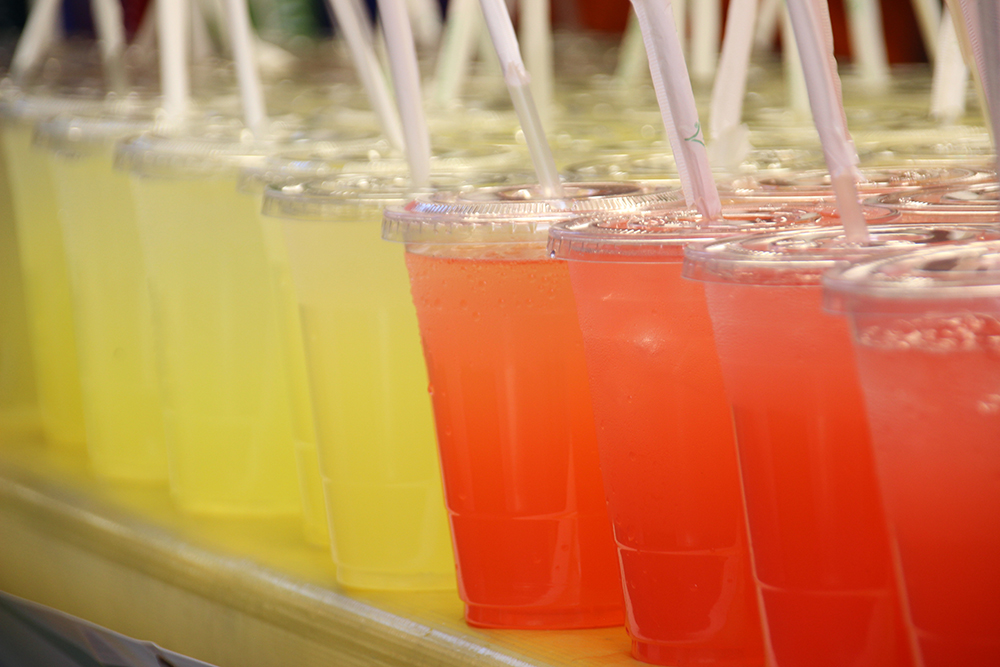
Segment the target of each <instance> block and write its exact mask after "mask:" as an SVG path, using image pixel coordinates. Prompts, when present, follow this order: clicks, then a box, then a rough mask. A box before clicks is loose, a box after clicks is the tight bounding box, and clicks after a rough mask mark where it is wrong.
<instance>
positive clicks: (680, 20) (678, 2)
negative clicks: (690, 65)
mask: <svg viewBox="0 0 1000 667" xmlns="http://www.w3.org/2000/svg"><path fill="white" fill-rule="evenodd" d="M690 1H691V2H698V1H699V0H690ZM688 2H689V0H671V3H670V4H671V8H672V9H673V10H674V25H675V26H677V41H678V42H680V45H681V53H687V48H688V37H687V25H688V9H687V8H688Z"/></svg>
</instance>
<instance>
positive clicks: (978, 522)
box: [824, 241, 1000, 667]
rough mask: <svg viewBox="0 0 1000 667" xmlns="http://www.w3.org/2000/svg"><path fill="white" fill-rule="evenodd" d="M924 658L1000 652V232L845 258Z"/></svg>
mask: <svg viewBox="0 0 1000 667" xmlns="http://www.w3.org/2000/svg"><path fill="white" fill-rule="evenodd" d="M824 285H825V290H826V299H827V300H826V303H827V305H828V307H830V308H831V309H832V310H834V311H835V312H839V313H846V314H847V315H848V317H849V319H850V323H851V330H852V333H853V340H854V345H855V355H856V358H857V365H858V372H859V377H860V380H861V386H862V389H863V391H864V397H865V403H866V406H867V409H868V419H869V422H870V423H871V433H872V445H873V447H874V451H875V462H876V468H877V470H878V475H879V481H880V484H881V489H882V495H883V497H884V498H885V502H886V509H887V514H888V518H889V524H890V533H891V536H892V540H893V544H894V550H895V558H896V562H897V565H898V574H899V576H900V578H901V581H902V583H903V585H904V587H905V591H906V601H907V604H908V611H909V616H910V621H911V623H912V626H913V630H914V634H915V638H916V646H917V648H918V650H919V653H920V657H921V664H923V665H926V666H927V667H939V666H942V665H956V664H961V665H991V664H997V663H998V662H1000V639H998V638H1000V571H998V569H997V568H996V561H997V554H998V553H1000V531H998V530H997V525H998V522H1000V485H998V484H997V479H998V478H1000V449H998V447H997V443H998V442H1000V381H998V379H1000V345H998V341H1000V243H998V242H996V241H990V242H982V243H974V244H969V245H965V246H955V247H941V248H927V249H925V250H921V251H917V252H913V253H909V254H904V255H897V256H893V257H888V258H884V259H878V260H875V261H871V262H866V263H863V264H858V265H855V266H851V267H847V268H844V269H841V270H838V271H835V272H834V273H832V274H831V275H828V276H827V277H826V278H825V279H824Z"/></svg>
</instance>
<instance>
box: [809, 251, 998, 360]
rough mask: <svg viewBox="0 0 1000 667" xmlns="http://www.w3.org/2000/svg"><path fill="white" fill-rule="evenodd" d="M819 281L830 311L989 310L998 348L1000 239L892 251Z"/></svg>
mask: <svg viewBox="0 0 1000 667" xmlns="http://www.w3.org/2000/svg"><path fill="white" fill-rule="evenodd" d="M823 284H824V286H825V287H826V297H825V300H824V305H825V307H826V308H827V309H828V310H831V311H834V312H844V311H851V312H889V313H901V314H902V313H918V312H923V311H926V312H927V313H930V312H931V311H934V312H938V313H944V312H946V311H951V310H952V309H957V310H958V311H962V312H972V311H981V312H986V313H992V314H993V315H994V322H993V325H994V329H995V331H993V332H992V335H991V337H992V346H993V349H996V350H997V351H1000V325H998V323H997V322H996V321H995V318H996V315H1000V301H998V299H1000V241H997V240H984V241H980V242H975V243H967V244H962V245H948V246H941V247H932V248H924V249H922V250H916V251H914V252H911V253H905V254H898V255H897V254H894V255H891V256H888V257H883V258H879V259H877V260H873V261H870V262H864V263H862V264H855V265H851V266H847V267H842V268H838V269H834V270H833V271H831V272H830V273H828V274H827V275H826V276H825V277H824V280H823ZM928 306H930V309H929V310H928ZM949 306H950V307H949ZM972 333H975V332H972Z"/></svg>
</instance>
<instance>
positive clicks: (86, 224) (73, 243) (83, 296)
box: [42, 125, 167, 481]
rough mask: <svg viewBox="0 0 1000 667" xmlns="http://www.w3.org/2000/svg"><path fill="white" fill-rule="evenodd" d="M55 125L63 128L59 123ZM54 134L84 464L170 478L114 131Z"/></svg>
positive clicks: (138, 253)
mask: <svg viewBox="0 0 1000 667" xmlns="http://www.w3.org/2000/svg"><path fill="white" fill-rule="evenodd" d="M42 129H43V131H45V130H47V129H48V125H43V126H42ZM53 131H54V132H56V133H58V134H63V135H65V134H66V128H65V127H63V126H60V127H58V128H54V129H53ZM58 134H54V135H53V136H52V139H51V141H54V142H57V143H61V144H62V145H61V146H57V148H59V152H54V153H53V152H50V154H49V157H50V160H51V164H52V173H53V175H54V177H55V181H56V187H57V191H58V196H59V199H58V201H59V213H60V218H61V221H62V229H63V238H64V241H65V246H66V255H67V262H68V265H69V274H70V285H71V287H72V294H73V306H74V308H73V314H74V320H75V322H76V334H77V351H78V354H79V360H80V381H81V385H82V387H83V407H84V414H85V417H86V426H87V452H88V454H89V457H90V463H91V465H92V467H93V469H94V471H95V472H96V473H97V474H98V475H101V476H104V477H109V478H115V479H128V480H137V481H160V480H162V481H166V479H167V455H166V444H165V442H164V435H163V418H162V415H161V407H160V396H159V386H158V383H157V373H156V364H155V358H154V351H153V350H154V348H153V327H152V316H151V312H150V303H149V291H148V289H147V287H146V273H145V266H144V263H143V258H142V249H141V247H140V245H139V231H138V228H137V227H136V221H135V209H134V206H133V205H132V195H131V192H130V191H129V180H128V175H127V174H125V173H123V172H120V171H115V170H114V169H112V154H111V138H109V139H108V140H107V141H105V142H104V143H103V144H96V145H95V144H89V143H88V144H87V145H72V146H71V145H68V144H69V143H70V142H67V141H65V140H64V139H62V138H61V137H60V136H58ZM73 143H76V142H73Z"/></svg>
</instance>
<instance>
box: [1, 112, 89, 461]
mask: <svg viewBox="0 0 1000 667" xmlns="http://www.w3.org/2000/svg"><path fill="white" fill-rule="evenodd" d="M103 104H104V100H103V98H102V97H94V96H89V95H75V96H67V97H54V96H49V95H47V94H38V95H24V94H14V93H12V94H9V95H7V96H5V97H4V99H3V100H2V101H0V128H2V131H3V142H2V144H3V150H4V157H5V159H6V164H7V169H8V177H9V178H10V189H11V195H12V198H13V204H14V213H15V216H14V220H15V223H16V238H17V247H18V254H19V257H20V262H21V270H22V276H21V277H22V284H23V287H24V301H25V307H26V311H27V316H28V326H29V334H30V339H31V341H30V342H31V350H32V358H33V361H34V374H35V383H36V388H37V391H38V404H39V410H40V412H41V419H42V429H43V433H44V436H45V438H46V440H47V441H48V442H49V443H51V444H53V445H57V446H64V447H70V448H82V447H83V445H84V441H85V440H86V435H85V432H84V424H83V399H82V391H81V388H80V375H79V371H78V362H77V351H76V341H75V339H74V335H73V332H74V329H73V315H72V297H71V296H70V287H69V276H68V269H67V266H66V257H65V249H64V246H63V237H62V228H61V227H60V225H59V216H58V212H57V210H56V194H55V184H54V183H53V181H52V175H51V173H50V171H49V165H48V162H47V159H46V155H45V152H44V151H41V150H38V149H36V148H35V147H33V146H32V136H33V133H34V124H35V122H37V121H38V120H41V119H45V118H48V117H50V116H52V115H55V114H57V113H60V112H65V111H73V110H80V109H86V108H91V109H95V108H100V107H101V106H102V105H103Z"/></svg>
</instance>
